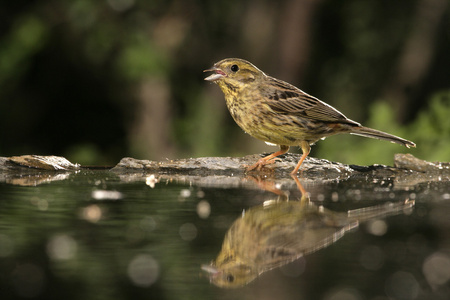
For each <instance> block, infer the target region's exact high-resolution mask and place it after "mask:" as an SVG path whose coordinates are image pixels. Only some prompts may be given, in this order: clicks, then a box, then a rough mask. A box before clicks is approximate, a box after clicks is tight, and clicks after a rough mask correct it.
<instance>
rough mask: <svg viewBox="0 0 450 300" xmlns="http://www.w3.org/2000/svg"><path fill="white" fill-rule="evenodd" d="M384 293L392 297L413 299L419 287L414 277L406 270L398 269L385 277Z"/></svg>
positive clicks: (406, 299)
mask: <svg viewBox="0 0 450 300" xmlns="http://www.w3.org/2000/svg"><path fill="white" fill-rule="evenodd" d="M385 291H386V294H387V295H388V296H389V297H391V298H393V299H405V300H408V299H415V298H417V296H418V294H419V291H420V287H419V284H418V283H417V280H416V278H415V277H414V276H413V275H412V274H411V273H408V272H404V271H398V272H396V273H394V274H392V275H391V276H389V277H388V278H387V279H386V282H385Z"/></svg>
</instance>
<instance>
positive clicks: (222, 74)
mask: <svg viewBox="0 0 450 300" xmlns="http://www.w3.org/2000/svg"><path fill="white" fill-rule="evenodd" d="M203 72H214V74H212V75H209V76H208V77H206V78H205V80H207V81H216V80H219V79H222V78H223V77H226V76H227V74H225V72H224V71H222V70H221V69H219V68H217V67H212V68H211V69H208V70H204V71H203Z"/></svg>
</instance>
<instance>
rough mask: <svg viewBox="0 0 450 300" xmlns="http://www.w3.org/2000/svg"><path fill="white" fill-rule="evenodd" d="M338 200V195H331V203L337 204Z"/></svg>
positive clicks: (333, 193) (335, 193)
mask: <svg viewBox="0 0 450 300" xmlns="http://www.w3.org/2000/svg"><path fill="white" fill-rule="evenodd" d="M338 200H339V194H338V193H337V192H332V193H331V201H333V202H337V201H338Z"/></svg>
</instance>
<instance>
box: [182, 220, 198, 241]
mask: <svg viewBox="0 0 450 300" xmlns="http://www.w3.org/2000/svg"><path fill="white" fill-rule="evenodd" d="M179 234H180V236H181V239H182V240H184V241H192V240H193V239H195V238H196V237H197V227H195V225H194V224H192V223H184V224H183V225H181V226H180V230H179Z"/></svg>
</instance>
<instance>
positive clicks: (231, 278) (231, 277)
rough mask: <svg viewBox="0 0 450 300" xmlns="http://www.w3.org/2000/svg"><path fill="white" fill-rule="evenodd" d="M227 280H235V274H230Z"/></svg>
mask: <svg viewBox="0 0 450 300" xmlns="http://www.w3.org/2000/svg"><path fill="white" fill-rule="evenodd" d="M227 281H228V282H233V281H234V276H233V275H231V274H229V275H228V276H227Z"/></svg>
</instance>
